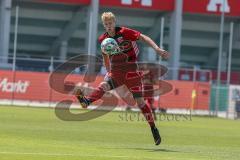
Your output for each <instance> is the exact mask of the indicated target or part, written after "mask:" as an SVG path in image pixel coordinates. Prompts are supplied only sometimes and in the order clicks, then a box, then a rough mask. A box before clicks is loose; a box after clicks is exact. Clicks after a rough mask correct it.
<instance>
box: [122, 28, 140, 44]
mask: <svg viewBox="0 0 240 160" xmlns="http://www.w3.org/2000/svg"><path fill="white" fill-rule="evenodd" d="M140 34H141V33H140V32H139V31H136V30H133V29H130V28H126V27H123V35H124V37H125V38H126V39H128V40H131V41H137V40H138V39H139V37H140Z"/></svg>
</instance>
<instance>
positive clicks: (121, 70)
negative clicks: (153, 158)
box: [75, 12, 169, 145]
mask: <svg viewBox="0 0 240 160" xmlns="http://www.w3.org/2000/svg"><path fill="white" fill-rule="evenodd" d="M101 18H102V23H103V26H104V28H105V30H106V32H105V33H103V34H102V35H101V36H100V37H99V38H98V41H99V43H100V44H101V42H102V41H103V40H104V39H106V38H113V39H115V41H116V42H117V43H118V45H119V46H120V48H121V49H122V52H123V53H122V54H116V55H112V56H110V55H108V54H106V53H102V56H103V60H104V65H105V67H106V69H107V71H108V73H107V74H106V76H105V79H104V81H103V82H102V83H100V84H99V86H98V88H97V89H96V90H95V91H94V92H93V93H91V94H90V95H87V96H85V95H84V94H83V91H82V90H81V89H76V90H75V96H76V97H77V98H78V100H79V102H80V104H81V106H82V107H83V108H87V106H89V105H90V104H91V103H92V102H94V101H96V100H99V99H100V98H102V96H103V95H104V93H105V92H106V91H109V90H112V89H114V88H117V87H119V86H121V85H126V86H127V87H128V89H129V90H130V92H131V93H132V94H133V98H134V99H135V101H136V103H137V105H138V107H139V108H140V110H141V112H142V113H143V115H144V117H145V119H146V120H147V121H148V124H149V126H150V128H151V131H152V135H153V138H154V141H155V144H156V145H159V144H160V143H161V136H160V134H159V131H158V129H157V127H156V125H155V123H154V118H153V116H152V113H151V109H150V107H149V106H148V105H147V104H146V103H145V101H144V98H143V96H142V95H141V94H139V93H140V92H141V91H140V92H139V90H141V86H142V82H141V78H142V77H141V75H140V74H139V73H138V70H137V64H136V61H137V55H138V52H139V50H138V47H137V44H136V41H138V40H139V41H143V42H145V43H147V44H148V45H149V46H150V47H152V48H153V49H154V50H155V51H156V53H157V54H159V55H160V56H162V57H163V58H168V56H169V53H168V52H167V51H165V50H163V49H161V48H159V47H158V46H157V45H156V43H155V42H154V41H153V40H152V39H151V38H149V37H148V36H146V35H144V34H142V33H140V32H139V31H136V30H133V29H129V28H126V27H116V17H115V15H114V14H113V13H112V12H104V13H103V14H102V17H101ZM134 68H135V69H134ZM129 78H136V79H137V81H136V83H134V86H133V84H130V83H129V82H130V81H129V80H128V79H129Z"/></svg>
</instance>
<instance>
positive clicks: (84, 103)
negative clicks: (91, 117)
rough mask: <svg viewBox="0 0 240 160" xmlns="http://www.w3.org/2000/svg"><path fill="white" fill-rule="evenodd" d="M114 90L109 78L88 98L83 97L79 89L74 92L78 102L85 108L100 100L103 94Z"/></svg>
mask: <svg viewBox="0 0 240 160" xmlns="http://www.w3.org/2000/svg"><path fill="white" fill-rule="evenodd" d="M114 88H115V84H114V83H113V80H112V79H111V78H109V77H107V78H105V80H104V81H103V82H101V83H100V84H99V86H98V87H97V88H96V89H95V90H94V91H93V92H92V93H91V94H90V95H88V96H84V93H83V91H82V89H81V88H77V89H76V90H75V91H74V94H75V96H76V97H77V99H78V101H79V102H80V104H81V106H82V107H83V108H87V107H88V106H89V105H90V104H91V103H93V102H94V101H97V100H99V99H101V98H102V96H103V95H104V94H105V92H107V91H109V90H112V89H114Z"/></svg>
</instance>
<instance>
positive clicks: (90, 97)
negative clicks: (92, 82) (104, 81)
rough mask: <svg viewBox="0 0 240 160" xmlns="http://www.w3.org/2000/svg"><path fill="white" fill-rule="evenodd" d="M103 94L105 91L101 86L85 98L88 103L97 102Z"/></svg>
mask: <svg viewBox="0 0 240 160" xmlns="http://www.w3.org/2000/svg"><path fill="white" fill-rule="evenodd" d="M104 94H105V91H104V90H103V88H102V87H101V86H98V88H97V89H95V90H94V91H93V92H92V93H91V94H90V95H88V96H86V98H87V99H88V100H89V101H90V103H92V102H94V101H97V100H99V99H100V98H102V96H103V95H104Z"/></svg>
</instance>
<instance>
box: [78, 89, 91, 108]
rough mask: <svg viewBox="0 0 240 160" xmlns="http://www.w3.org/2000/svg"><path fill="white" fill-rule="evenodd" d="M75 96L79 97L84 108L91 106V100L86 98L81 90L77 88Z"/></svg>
mask: <svg viewBox="0 0 240 160" xmlns="http://www.w3.org/2000/svg"><path fill="white" fill-rule="evenodd" d="M74 95H75V96H76V97H77V99H78V101H79V103H80V105H81V106H82V108H87V107H88V106H89V104H90V103H89V100H88V99H87V98H86V97H84V94H83V92H82V90H81V89H79V88H76V89H75V90H74Z"/></svg>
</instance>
